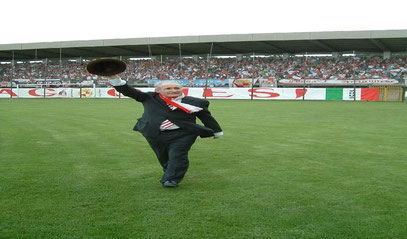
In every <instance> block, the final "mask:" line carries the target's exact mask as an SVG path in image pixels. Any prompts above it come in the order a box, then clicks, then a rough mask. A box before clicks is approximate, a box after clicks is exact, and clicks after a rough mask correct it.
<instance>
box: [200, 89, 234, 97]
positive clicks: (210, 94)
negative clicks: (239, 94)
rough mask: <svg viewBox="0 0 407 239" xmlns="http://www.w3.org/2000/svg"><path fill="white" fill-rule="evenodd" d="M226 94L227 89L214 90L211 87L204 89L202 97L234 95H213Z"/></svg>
mask: <svg viewBox="0 0 407 239" xmlns="http://www.w3.org/2000/svg"><path fill="white" fill-rule="evenodd" d="M214 93H215V94H225V93H227V92H226V91H213V90H212V89H211V88H207V89H203V94H202V97H205V96H206V97H225V98H227V97H232V96H233V95H215V96H214V95H213V94H214Z"/></svg>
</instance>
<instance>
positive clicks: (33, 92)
mask: <svg viewBox="0 0 407 239" xmlns="http://www.w3.org/2000/svg"><path fill="white" fill-rule="evenodd" d="M37 90H40V91H41V90H42V89H32V90H29V91H28V94H29V95H31V96H35V97H44V95H43V94H42V93H41V95H40V94H37ZM47 91H50V92H55V90H54V89H46V90H45V92H47ZM54 95H55V93H50V94H46V95H45V96H46V97H47V96H48V97H49V96H54Z"/></svg>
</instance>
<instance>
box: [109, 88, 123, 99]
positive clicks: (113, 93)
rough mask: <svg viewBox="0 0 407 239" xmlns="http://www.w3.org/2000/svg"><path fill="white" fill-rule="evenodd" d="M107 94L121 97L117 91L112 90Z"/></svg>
mask: <svg viewBox="0 0 407 239" xmlns="http://www.w3.org/2000/svg"><path fill="white" fill-rule="evenodd" d="M107 94H108V95H110V96H114V97H119V95H120V94H118V93H117V91H116V90H115V89H110V90H108V91H107Z"/></svg>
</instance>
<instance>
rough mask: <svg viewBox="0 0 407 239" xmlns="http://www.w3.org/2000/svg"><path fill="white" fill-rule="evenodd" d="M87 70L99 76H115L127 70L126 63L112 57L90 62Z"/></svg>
mask: <svg viewBox="0 0 407 239" xmlns="http://www.w3.org/2000/svg"><path fill="white" fill-rule="evenodd" d="M86 70H87V71H88V72H89V73H91V74H94V75H98V76H113V75H117V74H120V73H122V72H124V71H125V70H126V63H124V62H123V61H121V60H117V59H112V58H101V59H96V60H93V61H91V62H89V63H88V65H87V66H86Z"/></svg>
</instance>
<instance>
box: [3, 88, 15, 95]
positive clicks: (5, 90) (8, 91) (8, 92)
mask: <svg viewBox="0 0 407 239" xmlns="http://www.w3.org/2000/svg"><path fill="white" fill-rule="evenodd" d="M4 92H5V93H6V94H9V95H11V96H17V95H16V94H15V93H14V92H12V91H11V90H9V89H2V90H0V95H1V94H4Z"/></svg>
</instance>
